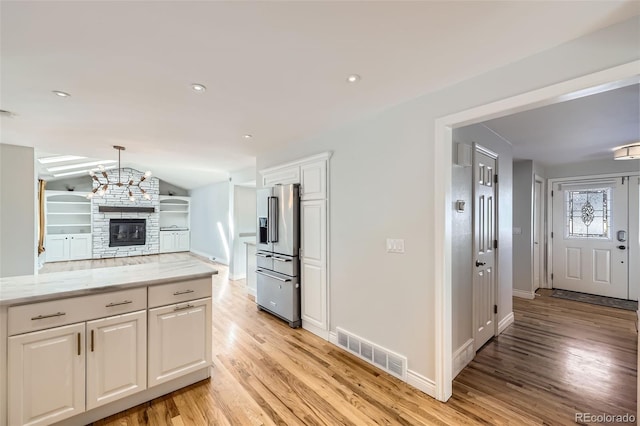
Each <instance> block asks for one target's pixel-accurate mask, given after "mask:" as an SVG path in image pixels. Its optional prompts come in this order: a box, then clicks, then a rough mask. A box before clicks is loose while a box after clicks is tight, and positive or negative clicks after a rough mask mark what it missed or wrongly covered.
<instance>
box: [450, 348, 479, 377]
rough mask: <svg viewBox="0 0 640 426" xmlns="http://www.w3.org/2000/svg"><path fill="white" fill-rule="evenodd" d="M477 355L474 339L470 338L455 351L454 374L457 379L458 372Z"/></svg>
mask: <svg viewBox="0 0 640 426" xmlns="http://www.w3.org/2000/svg"><path fill="white" fill-rule="evenodd" d="M475 356H476V351H475V350H473V339H469V340H467V341H466V342H464V343H463V344H462V346H460V347H459V348H458V349H457V350H456V351H455V352H454V353H453V376H452V379H455V378H456V376H457V375H458V374H460V372H461V371H462V370H463V369H464V368H465V367H466V366H467V364H469V363H470V362H471V360H473V357H475Z"/></svg>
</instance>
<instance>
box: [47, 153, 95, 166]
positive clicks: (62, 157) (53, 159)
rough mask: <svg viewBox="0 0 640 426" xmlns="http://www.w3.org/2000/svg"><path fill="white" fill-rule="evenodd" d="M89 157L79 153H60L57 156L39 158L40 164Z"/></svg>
mask: <svg viewBox="0 0 640 426" xmlns="http://www.w3.org/2000/svg"><path fill="white" fill-rule="evenodd" d="M83 158H87V157H79V156H77V155H59V156H57V157H45V158H38V161H39V162H40V164H51V163H61V162H63V161H73V160H82V159H83Z"/></svg>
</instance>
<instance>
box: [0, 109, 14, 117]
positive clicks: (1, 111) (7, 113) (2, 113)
mask: <svg viewBox="0 0 640 426" xmlns="http://www.w3.org/2000/svg"><path fill="white" fill-rule="evenodd" d="M15 116H16V114H15V113H13V112H11V111H7V110H6V109H0V117H9V118H13V117H15Z"/></svg>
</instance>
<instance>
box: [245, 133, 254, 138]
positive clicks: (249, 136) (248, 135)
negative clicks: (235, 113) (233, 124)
mask: <svg viewBox="0 0 640 426" xmlns="http://www.w3.org/2000/svg"><path fill="white" fill-rule="evenodd" d="M252 137H253V135H250V134H246V135H244V136H243V138H245V139H251V138H252Z"/></svg>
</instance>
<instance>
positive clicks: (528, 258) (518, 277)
mask: <svg viewBox="0 0 640 426" xmlns="http://www.w3.org/2000/svg"><path fill="white" fill-rule="evenodd" d="M513 228H514V233H513V288H514V289H517V290H522V291H527V292H530V291H531V289H532V288H533V276H532V264H531V262H532V255H533V248H532V244H533V161H531V160H521V161H516V162H514V163H513ZM516 228H518V231H519V232H520V233H519V234H518V233H517V232H516Z"/></svg>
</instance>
